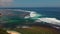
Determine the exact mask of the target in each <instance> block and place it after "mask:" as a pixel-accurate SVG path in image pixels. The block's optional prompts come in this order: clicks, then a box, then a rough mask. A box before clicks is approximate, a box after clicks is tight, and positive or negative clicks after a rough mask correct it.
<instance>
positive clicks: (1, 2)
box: [0, 0, 13, 7]
mask: <svg viewBox="0 0 60 34" xmlns="http://www.w3.org/2000/svg"><path fill="white" fill-rule="evenodd" d="M12 2H13V0H0V6H2V7H6V6H10V5H11V4H12Z"/></svg>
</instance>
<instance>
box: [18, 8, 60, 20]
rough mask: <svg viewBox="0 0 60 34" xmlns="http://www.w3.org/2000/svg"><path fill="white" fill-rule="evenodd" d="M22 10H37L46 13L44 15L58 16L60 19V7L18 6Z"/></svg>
mask: <svg viewBox="0 0 60 34" xmlns="http://www.w3.org/2000/svg"><path fill="white" fill-rule="evenodd" d="M18 9H22V10H29V11H36V12H37V13H39V14H42V15H44V16H43V17H51V18H57V19H59V20H60V8H58V7H34V8H32V7H30V8H26V7H25V8H18Z"/></svg>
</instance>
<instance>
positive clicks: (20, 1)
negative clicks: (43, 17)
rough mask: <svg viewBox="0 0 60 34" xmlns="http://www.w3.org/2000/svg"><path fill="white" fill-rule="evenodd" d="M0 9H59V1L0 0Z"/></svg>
mask: <svg viewBox="0 0 60 34" xmlns="http://www.w3.org/2000/svg"><path fill="white" fill-rule="evenodd" d="M0 7H60V0H0Z"/></svg>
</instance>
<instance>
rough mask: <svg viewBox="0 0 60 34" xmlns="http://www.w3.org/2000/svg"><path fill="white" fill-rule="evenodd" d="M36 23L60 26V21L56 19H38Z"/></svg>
mask: <svg viewBox="0 0 60 34" xmlns="http://www.w3.org/2000/svg"><path fill="white" fill-rule="evenodd" d="M36 22H47V23H51V24H56V25H60V20H58V19H56V18H38V19H37V20H36Z"/></svg>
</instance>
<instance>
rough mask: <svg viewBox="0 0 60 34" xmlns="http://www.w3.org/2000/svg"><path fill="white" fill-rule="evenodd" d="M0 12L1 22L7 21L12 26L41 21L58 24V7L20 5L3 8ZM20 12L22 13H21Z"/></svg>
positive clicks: (59, 17) (59, 19)
mask: <svg viewBox="0 0 60 34" xmlns="http://www.w3.org/2000/svg"><path fill="white" fill-rule="evenodd" d="M0 13H2V14H4V17H0V18H2V19H0V20H2V21H3V22H2V21H1V23H7V25H9V24H10V25H9V26H11V24H12V26H13V25H16V24H20V25H23V24H26V23H30V24H31V23H37V22H39V23H41V22H44V23H45V22H46V23H49V24H55V25H59V26H60V8H58V7H20V8H7V9H6V8H3V9H0ZM21 14H22V15H21ZM24 14H26V15H24Z"/></svg>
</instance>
